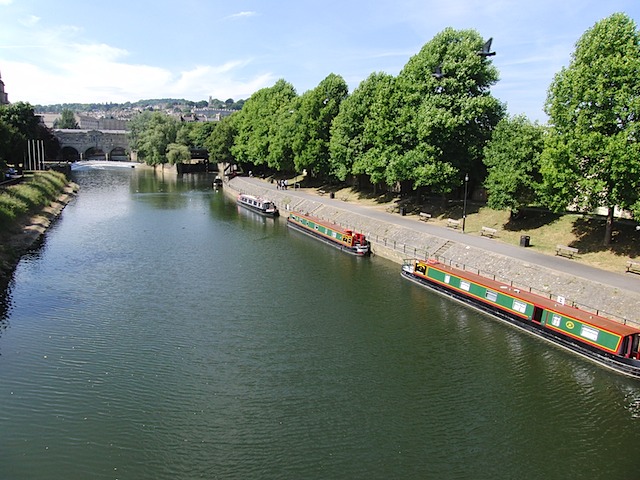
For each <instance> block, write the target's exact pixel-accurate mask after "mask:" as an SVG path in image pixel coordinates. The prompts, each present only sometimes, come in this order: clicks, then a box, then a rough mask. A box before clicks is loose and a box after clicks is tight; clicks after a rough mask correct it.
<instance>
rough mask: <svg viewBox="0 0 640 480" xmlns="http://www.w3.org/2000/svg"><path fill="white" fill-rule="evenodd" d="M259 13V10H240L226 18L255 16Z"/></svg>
mask: <svg viewBox="0 0 640 480" xmlns="http://www.w3.org/2000/svg"><path fill="white" fill-rule="evenodd" d="M257 14H258V13H257V12H238V13H234V14H232V15H229V16H228V17H226V18H241V17H254V16H256V15H257Z"/></svg>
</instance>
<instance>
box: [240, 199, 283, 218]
mask: <svg viewBox="0 0 640 480" xmlns="http://www.w3.org/2000/svg"><path fill="white" fill-rule="evenodd" d="M237 204H238V205H240V206H242V207H244V208H247V209H249V210H252V211H254V212H257V213H259V214H261V215H264V216H265V217H277V216H278V215H280V212H278V207H276V205H275V204H274V203H273V202H272V201H270V200H264V199H262V198H260V197H256V196H254V195H248V194H246V193H241V194H240V195H238V198H237Z"/></svg>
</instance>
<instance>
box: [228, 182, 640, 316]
mask: <svg viewBox="0 0 640 480" xmlns="http://www.w3.org/2000/svg"><path fill="white" fill-rule="evenodd" d="M225 188H230V189H232V190H233V192H228V193H229V194H233V193H234V192H242V193H251V194H254V195H259V196H263V197H267V198H269V199H271V200H273V201H274V202H275V203H276V205H277V206H278V208H280V210H281V212H282V214H283V216H285V217H286V212H287V210H289V209H291V210H299V211H303V212H307V213H310V214H313V215H315V216H318V217H320V218H324V219H326V220H331V221H332V222H334V223H337V224H340V225H343V226H348V227H350V228H353V229H354V230H357V231H360V232H362V233H365V234H366V235H367V237H368V239H369V240H370V241H371V243H372V252H373V254H374V255H379V256H382V257H384V258H387V259H389V260H391V261H394V262H396V263H401V262H402V260H403V259H405V258H408V257H414V256H415V257H421V258H424V257H426V256H434V255H437V256H438V257H442V258H446V259H447V260H448V261H450V262H452V263H455V264H457V265H464V266H465V267H466V268H471V269H475V270H477V271H480V272H481V273H482V274H483V275H488V276H496V277H497V278H498V279H500V280H503V281H507V282H513V283H514V285H517V286H518V287H520V288H527V289H531V290H532V291H535V292H536V293H539V294H541V295H554V296H562V297H564V298H565V299H566V301H567V303H568V304H574V305H576V306H577V307H579V308H581V309H584V310H588V311H593V312H596V313H601V314H603V315H606V316H608V317H610V318H613V319H615V320H618V321H621V322H633V323H640V316H639V315H638V311H640V288H638V279H637V278H635V277H634V278H631V277H625V276H624V275H623V274H609V275H610V276H612V275H614V276H615V279H616V280H618V284H617V285H612V284H607V283H604V282H603V279H604V277H605V275H604V273H602V274H600V271H598V270H596V269H590V270H589V272H590V275H587V276H580V275H576V274H571V273H567V270H569V271H571V269H572V268H574V267H575V266H576V265H577V264H576V263H573V264H572V263H571V262H572V261H571V260H566V259H562V258H559V257H553V256H550V255H546V256H544V257H541V255H543V254H541V253H540V254H538V253H534V252H531V251H530V249H526V248H523V249H520V250H518V249H517V247H512V246H509V245H505V244H500V243H498V242H495V241H494V240H492V239H484V238H480V237H478V236H470V235H466V236H465V235H464V234H458V233H454V232H450V231H449V230H450V229H447V228H446V227H438V226H432V225H426V224H425V222H421V221H420V220H418V219H417V218H415V217H414V218H409V217H402V216H400V215H398V214H397V213H396V214H392V213H388V212H386V211H385V209H384V208H380V207H379V206H377V207H371V206H362V205H358V204H357V203H356V202H346V201H343V200H341V199H339V198H336V199H332V198H330V196H328V195H326V194H319V192H317V191H316V190H312V189H289V190H276V189H275V187H274V186H273V185H271V184H269V183H268V182H266V181H260V180H258V179H253V178H251V179H248V178H244V177H236V178H234V179H232V180H231V181H229V182H228V183H227V184H226V185H225ZM427 229H428V232H427V231H426V230H427ZM489 242H491V243H489ZM521 257H524V259H523V258H521ZM537 259H544V260H546V262H540V261H537ZM543 263H547V264H549V265H551V267H549V266H542V264H543ZM561 267H562V268H561ZM565 267H566V268H565ZM607 273H608V272H607ZM621 275H622V276H621Z"/></svg>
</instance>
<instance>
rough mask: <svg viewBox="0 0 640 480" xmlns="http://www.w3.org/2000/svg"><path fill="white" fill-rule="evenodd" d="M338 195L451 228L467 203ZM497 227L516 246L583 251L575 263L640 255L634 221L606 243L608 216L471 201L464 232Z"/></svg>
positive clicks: (619, 224)
mask: <svg viewBox="0 0 640 480" xmlns="http://www.w3.org/2000/svg"><path fill="white" fill-rule="evenodd" d="M324 190H333V191H334V193H335V197H336V198H337V199H340V200H343V201H347V202H360V203H365V204H369V205H373V206H376V207H379V208H384V209H390V208H392V207H398V206H404V207H405V208H406V211H407V215H408V216H414V217H415V218H416V220H417V218H418V214H419V213H420V212H427V213H430V214H431V215H432V218H431V220H429V222H430V223H434V224H436V225H442V226H446V224H447V219H448V218H453V219H462V211H463V205H462V202H449V203H446V204H444V203H443V202H442V201H439V200H432V201H430V200H426V201H422V202H417V201H416V200H415V199H406V200H398V198H397V197H394V196H392V195H389V194H387V195H380V196H375V195H372V194H370V193H363V192H358V191H356V190H354V189H352V188H341V189H331V188H324ZM483 226H484V227H489V228H495V229H496V230H497V236H496V238H495V241H497V242H505V243H509V244H512V245H519V244H520V237H521V236H522V235H528V236H529V237H530V248H532V249H534V250H536V251H539V252H542V253H546V254H550V255H555V253H556V245H566V246H569V247H574V248H577V249H578V255H577V256H576V257H574V258H575V261H578V262H582V263H585V264H588V265H592V266H594V267H598V268H602V269H605V270H611V271H614V272H622V273H623V272H625V271H626V262H627V260H634V261H638V260H639V258H640V231H638V230H636V228H635V224H634V223H633V222H630V221H627V220H622V221H616V222H615V224H614V230H613V240H612V242H611V245H609V246H608V247H605V246H604V245H603V239H604V229H605V219H604V217H599V216H595V215H581V214H564V215H560V214H555V213H551V212H547V211H542V210H527V211H526V212H524V213H522V214H521V215H520V216H519V218H517V219H512V218H510V215H509V212H506V211H498V210H491V209H490V208H487V207H486V206H484V205H481V204H477V203H471V202H468V203H467V219H466V221H465V232H466V233H468V234H470V235H480V232H481V230H482V227H483Z"/></svg>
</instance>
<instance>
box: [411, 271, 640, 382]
mask: <svg viewBox="0 0 640 480" xmlns="http://www.w3.org/2000/svg"><path fill="white" fill-rule="evenodd" d="M401 274H402V276H403V277H404V278H406V279H408V280H411V281H412V282H414V283H417V284H419V285H421V286H424V287H427V288H430V289H433V290H435V291H437V292H440V293H443V294H445V295H447V296H449V297H451V298H453V299H455V300H458V301H460V302H463V303H465V304H467V305H470V306H472V307H474V308H476V309H478V310H481V311H483V312H486V313H488V314H490V315H492V316H494V317H496V318H498V319H500V320H503V321H505V322H508V323H510V324H512V325H514V326H516V327H518V328H520V329H523V330H525V331H527V332H529V333H532V334H534V335H536V336H538V337H541V338H543V339H545V340H547V341H550V342H552V343H554V344H556V345H558V346H560V347H563V348H565V349H567V350H570V351H572V352H574V353H577V354H578V355H581V356H582V357H585V358H588V359H589V360H592V361H594V362H596V363H598V364H600V365H602V366H604V367H607V368H609V369H611V370H615V371H616V372H619V373H622V374H624V375H627V376H630V377H635V378H640V347H639V342H640V326H634V325H628V324H622V323H619V322H616V321H614V320H611V319H609V318H605V317H602V316H599V315H596V314H594V313H590V312H587V311H585V310H580V309H578V308H576V307H572V306H569V305H565V304H564V299H562V298H561V297H556V298H555V299H553V298H549V297H544V296H541V295H537V294H535V293H531V292H529V291H526V290H522V289H520V288H516V287H514V286H512V285H509V284H505V283H502V282H498V281H496V280H493V279H491V278H487V277H484V276H482V275H479V274H475V273H473V272H469V271H466V270H462V269H459V268H455V267H452V266H450V265H446V264H443V263H441V262H438V261H437V260H433V259H429V260H416V259H411V260H405V262H404V263H403V265H402V270H401Z"/></svg>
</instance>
